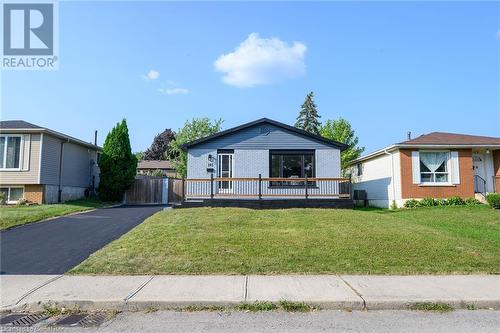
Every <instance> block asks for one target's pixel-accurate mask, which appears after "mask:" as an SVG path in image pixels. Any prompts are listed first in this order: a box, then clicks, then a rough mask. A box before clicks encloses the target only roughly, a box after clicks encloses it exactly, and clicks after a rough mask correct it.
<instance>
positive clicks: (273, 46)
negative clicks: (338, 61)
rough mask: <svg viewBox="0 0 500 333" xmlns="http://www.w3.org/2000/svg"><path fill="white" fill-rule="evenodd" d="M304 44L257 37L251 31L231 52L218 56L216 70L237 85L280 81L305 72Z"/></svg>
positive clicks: (228, 82) (230, 83)
mask: <svg viewBox="0 0 500 333" xmlns="http://www.w3.org/2000/svg"><path fill="white" fill-rule="evenodd" d="M306 49H307V47H306V45H304V44H303V43H299V42H293V43H292V45H289V44H288V43H286V42H283V41H281V40H279V39H278V38H260V37H259V35H258V34H257V33H251V34H250V35H249V36H248V38H247V39H246V40H245V41H243V43H241V44H240V45H239V46H238V47H237V48H236V49H235V50H234V52H231V53H228V54H223V55H221V56H220V57H219V58H218V59H217V60H216V61H215V63H214V65H215V69H216V70H217V71H220V72H222V73H224V76H223V78H222V81H224V82H225V83H226V84H229V85H232V86H237V87H253V86H256V85H261V84H269V83H275V82H280V81H283V80H286V79H292V78H296V77H299V76H301V75H304V74H305V71H306V66H305V64H304V54H305V52H306Z"/></svg>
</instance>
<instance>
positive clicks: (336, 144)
mask: <svg viewBox="0 0 500 333" xmlns="http://www.w3.org/2000/svg"><path fill="white" fill-rule="evenodd" d="M260 123H269V124H271V125H274V126H277V127H281V128H283V129H285V130H288V131H291V132H294V133H297V134H299V135H303V136H306V137H309V138H313V139H315V140H318V141H321V142H323V143H326V144H329V145H331V146H334V147H337V148H340V150H341V151H342V150H345V149H346V148H347V146H346V145H345V144H343V143H340V142H337V141H334V140H330V139H327V138H325V137H322V136H321V135H317V134H314V133H310V132H307V131H304V130H302V129H300V128H296V127H293V126H290V125H287V124H284V123H281V122H279V121H276V120H272V119H269V118H260V119H257V120H254V121H251V122H248V123H245V124H242V125H239V126H236V127H233V128H229V129H227V130H224V131H221V132H218V133H215V134H212V135H209V136H206V137H204V138H201V139H197V140H193V141H190V142H187V143H185V144H183V145H182V146H181V148H182V149H183V150H187V149H188V148H191V147H193V146H195V145H198V144H200V143H203V142H207V141H210V140H212V139H215V138H219V137H221V136H225V135H228V134H232V133H234V132H237V131H239V130H242V129H245V128H248V127H251V126H254V125H257V124H260Z"/></svg>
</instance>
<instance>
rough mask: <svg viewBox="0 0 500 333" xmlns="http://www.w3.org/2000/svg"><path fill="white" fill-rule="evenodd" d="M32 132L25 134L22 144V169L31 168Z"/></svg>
mask: <svg viewBox="0 0 500 333" xmlns="http://www.w3.org/2000/svg"><path fill="white" fill-rule="evenodd" d="M30 151H31V134H24V135H23V138H22V144H21V156H20V158H21V161H20V162H21V170H23V171H28V170H29V169H30Z"/></svg>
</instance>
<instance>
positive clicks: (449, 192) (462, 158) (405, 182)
mask: <svg viewBox="0 0 500 333" xmlns="http://www.w3.org/2000/svg"><path fill="white" fill-rule="evenodd" d="M412 151H414V149H400V155H399V156H400V159H401V196H402V198H403V199H411V198H415V199H422V198H427V197H432V198H449V197H451V196H459V197H462V198H473V197H474V177H473V174H472V173H473V171H472V149H457V151H458V158H459V168H460V184H457V185H450V186H420V185H418V184H413V178H412V163H411V152H412Z"/></svg>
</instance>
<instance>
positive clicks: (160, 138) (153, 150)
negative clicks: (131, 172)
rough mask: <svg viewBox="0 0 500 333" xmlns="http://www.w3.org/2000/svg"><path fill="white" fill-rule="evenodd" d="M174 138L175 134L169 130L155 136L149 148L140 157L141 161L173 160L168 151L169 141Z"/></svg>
mask: <svg viewBox="0 0 500 333" xmlns="http://www.w3.org/2000/svg"><path fill="white" fill-rule="evenodd" d="M174 138H175V133H174V132H172V130H171V129H170V128H167V129H165V130H164V131H163V132H162V133H160V134H158V135H157V136H155V138H154V140H153V143H152V144H151V147H149V148H148V149H147V150H146V151H145V152H144V155H143V156H142V159H143V160H161V161H164V160H166V159H167V158H173V157H174V155H172V152H171V151H170V150H169V149H168V145H169V144H170V141H172V140H173V139H174Z"/></svg>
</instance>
